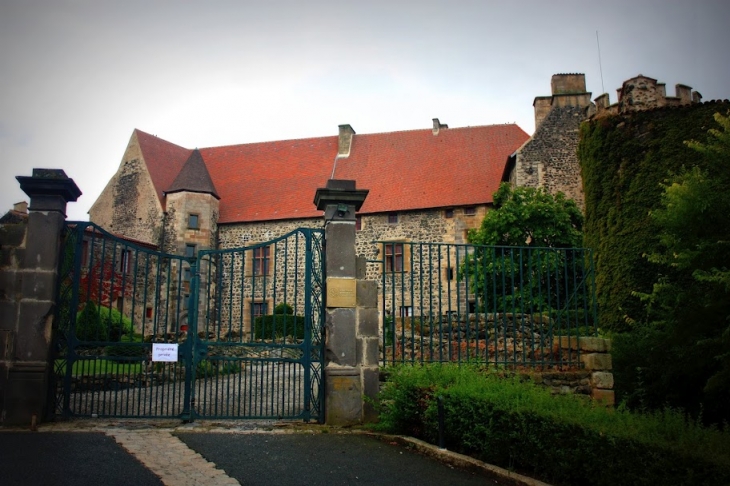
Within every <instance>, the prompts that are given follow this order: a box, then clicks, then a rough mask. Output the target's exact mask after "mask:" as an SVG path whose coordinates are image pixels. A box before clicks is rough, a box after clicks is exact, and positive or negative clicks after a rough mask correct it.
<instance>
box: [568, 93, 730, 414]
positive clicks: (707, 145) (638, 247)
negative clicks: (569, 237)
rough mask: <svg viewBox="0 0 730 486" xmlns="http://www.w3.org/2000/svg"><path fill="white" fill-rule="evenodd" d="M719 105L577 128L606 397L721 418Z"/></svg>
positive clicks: (728, 166) (727, 381) (725, 294)
mask: <svg viewBox="0 0 730 486" xmlns="http://www.w3.org/2000/svg"><path fill="white" fill-rule="evenodd" d="M718 109H721V110H722V111H723V112H728V115H730V111H728V107H727V105H726V104H724V105H722V104H718V103H713V104H706V105H694V106H691V107H686V108H679V109H672V110H654V111H649V112H640V113H635V114H632V115H630V116H623V117H612V118H606V119H598V120H593V121H591V122H588V123H585V124H584V125H583V126H582V128H581V131H582V133H581V141H580V145H579V158H580V161H581V166H582V170H583V177H584V187H585V194H586V227H585V231H586V235H585V239H586V242H587V244H588V245H589V246H591V247H593V248H595V250H596V254H597V257H596V266H597V276H596V282H597V293H598V302H599V323H600V325H601V327H603V328H604V329H608V330H610V331H613V332H614V333H617V334H615V336H614V342H613V352H612V354H613V362H614V375H615V379H616V394H617V399H619V400H621V401H622V402H624V403H626V404H627V405H628V406H629V407H630V408H633V409H662V408H665V407H672V408H681V409H682V410H684V411H685V413H687V414H689V415H690V416H692V417H695V418H701V419H702V420H703V421H704V422H706V423H716V424H722V423H723V422H728V421H730V409H728V407H727V403H728V402H729V401H730V320H729V319H730V193H729V192H728V188H730V119H729V118H728V115H722V114H718V113H717V112H718Z"/></svg>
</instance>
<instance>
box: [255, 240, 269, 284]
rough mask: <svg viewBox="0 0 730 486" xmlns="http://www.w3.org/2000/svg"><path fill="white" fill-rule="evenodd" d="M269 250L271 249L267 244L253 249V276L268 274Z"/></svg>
mask: <svg viewBox="0 0 730 486" xmlns="http://www.w3.org/2000/svg"><path fill="white" fill-rule="evenodd" d="M270 250H271V248H270V247H268V246H264V247H261V248H254V249H253V275H254V277H258V276H260V275H268V274H269V262H270V257H269V255H270Z"/></svg>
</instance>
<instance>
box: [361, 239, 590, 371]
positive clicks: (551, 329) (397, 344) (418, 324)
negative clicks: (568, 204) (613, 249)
mask: <svg viewBox="0 0 730 486" xmlns="http://www.w3.org/2000/svg"><path fill="white" fill-rule="evenodd" d="M376 245H378V246H379V254H380V255H382V258H381V259H380V260H375V261H373V260H371V261H370V262H371V263H377V264H379V266H380V269H382V271H381V272H380V273H381V275H380V292H381V294H380V298H381V301H380V308H381V311H382V313H383V315H384V319H383V332H382V336H381V345H380V347H381V359H382V362H383V364H384V365H387V364H395V363H416V362H418V363H425V362H458V363H464V362H469V363H477V364H486V365H495V366H500V367H508V368H519V367H531V368H561V369H567V368H576V367H579V366H580V361H579V355H578V351H577V350H576V349H573V350H572V351H571V348H577V346H576V344H577V342H576V341H577V339H578V338H579V336H589V335H595V334H596V332H597V329H596V327H595V323H596V299H595V290H594V289H595V285H594V270H593V255H592V252H591V250H590V249H585V248H536V247H497V246H495V247H490V246H475V245H465V244H442V243H414V242H393V241H381V242H376Z"/></svg>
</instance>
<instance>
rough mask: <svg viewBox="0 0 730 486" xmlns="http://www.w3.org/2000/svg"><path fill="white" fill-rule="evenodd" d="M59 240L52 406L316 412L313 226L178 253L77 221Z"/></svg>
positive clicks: (226, 414) (128, 412)
mask: <svg viewBox="0 0 730 486" xmlns="http://www.w3.org/2000/svg"><path fill="white" fill-rule="evenodd" d="M62 244H63V246H62V249H63V251H62V258H61V262H60V268H59V276H60V278H59V281H60V286H59V291H58V303H59V305H58V306H57V316H56V320H55V335H56V349H57V356H56V359H55V360H54V371H55V373H54V376H55V377H56V390H55V399H56V402H55V410H56V412H57V413H59V414H62V415H65V416H70V415H79V416H100V417H101V416H114V417H168V418H183V419H186V420H193V419H195V418H197V417H205V418H302V419H305V420H310V419H315V420H321V419H322V418H323V413H322V412H323V407H322V393H323V387H322V386H320V384H321V375H322V364H321V363H322V356H323V339H322V333H323V323H324V312H323V305H324V304H323V298H322V289H323V287H324V266H323V263H322V252H323V234H322V231H321V230H311V229H301V230H295V231H293V232H291V233H289V234H287V235H283V236H281V237H280V238H277V239H275V240H272V241H270V242H265V243H260V244H257V245H252V246H250V247H244V248H236V249H230V250H201V251H200V252H198V254H194V255H189V256H187V257H183V256H179V255H173V254H167V253H163V252H159V251H157V250H156V249H155V248H154V246H153V245H148V244H145V243H141V242H137V241H133V240H130V239H124V238H119V237H117V236H114V235H111V234H109V233H108V232H106V231H104V230H103V229H101V228H99V227H97V226H96V225H94V224H92V223H86V222H77V223H67V224H66V227H65V230H64V239H63V242H62ZM155 344H172V345H174V346H173V349H175V348H177V353H178V355H177V356H176V357H174V358H177V359H173V360H172V361H170V362H165V361H158V360H155V359H153V357H152V351H153V347H154V346H155Z"/></svg>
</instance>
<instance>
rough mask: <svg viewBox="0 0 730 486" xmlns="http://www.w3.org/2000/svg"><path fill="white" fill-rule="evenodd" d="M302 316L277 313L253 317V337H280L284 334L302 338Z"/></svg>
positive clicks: (303, 321)
mask: <svg viewBox="0 0 730 486" xmlns="http://www.w3.org/2000/svg"><path fill="white" fill-rule="evenodd" d="M304 323H305V319H304V316H294V315H291V314H277V315H273V316H272V315H268V316H259V317H257V318H256V319H254V324H253V337H254V339H280V338H283V337H284V336H287V337H293V338H296V339H304Z"/></svg>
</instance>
